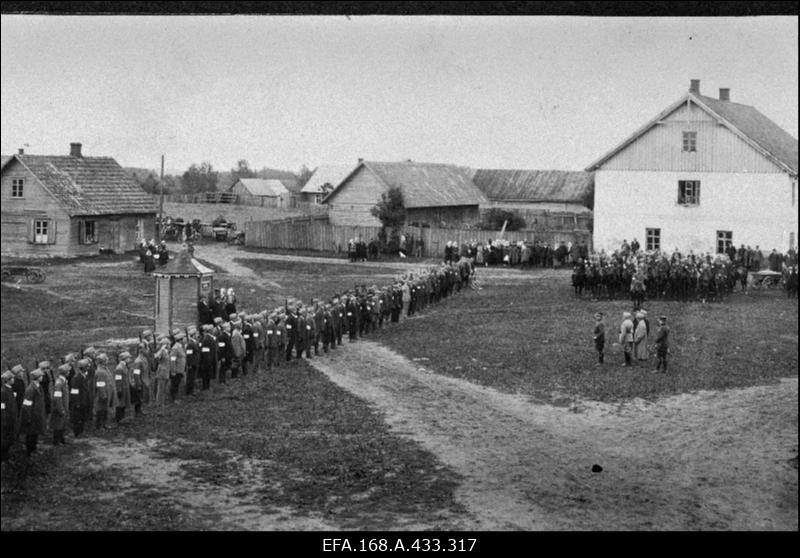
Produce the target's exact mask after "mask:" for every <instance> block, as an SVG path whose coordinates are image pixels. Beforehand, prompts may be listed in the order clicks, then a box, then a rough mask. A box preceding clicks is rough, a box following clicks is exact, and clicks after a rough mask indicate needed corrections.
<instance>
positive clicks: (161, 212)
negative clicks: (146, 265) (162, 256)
mask: <svg viewBox="0 0 800 558" xmlns="http://www.w3.org/2000/svg"><path fill="white" fill-rule="evenodd" d="M159 187H160V190H161V196H160V199H159V202H158V226H157V227H156V242H159V243H160V242H161V227H162V226H163V225H162V223H163V219H164V154H163V153H162V154H161V180H159Z"/></svg>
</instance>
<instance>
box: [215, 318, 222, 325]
mask: <svg viewBox="0 0 800 558" xmlns="http://www.w3.org/2000/svg"><path fill="white" fill-rule="evenodd" d="M214 323H215V324H221V323H222V318H220V317H219V316H217V317H216V318H214Z"/></svg>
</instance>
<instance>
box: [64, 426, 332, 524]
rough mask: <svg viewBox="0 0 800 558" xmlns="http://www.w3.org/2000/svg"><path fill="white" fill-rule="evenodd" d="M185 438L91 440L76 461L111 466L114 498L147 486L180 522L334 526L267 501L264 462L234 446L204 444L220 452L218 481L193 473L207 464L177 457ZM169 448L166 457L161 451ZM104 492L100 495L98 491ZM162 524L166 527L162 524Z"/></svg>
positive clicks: (81, 464)
mask: <svg viewBox="0 0 800 558" xmlns="http://www.w3.org/2000/svg"><path fill="white" fill-rule="evenodd" d="M187 443H189V442H186V441H180V440H171V441H169V442H166V441H163V440H159V439H157V438H152V439H147V440H145V441H143V442H140V441H136V440H132V439H127V440H124V441H121V440H113V441H109V440H101V439H95V440H92V443H91V449H90V450H89V451H87V452H86V454H85V456H84V457H83V458H82V459H81V461H80V462H79V464H78V466H79V467H81V468H95V469H97V470H98V471H111V472H112V474H113V475H114V477H115V478H116V479H118V482H117V483H116V484H115V487H114V488H115V491H114V493H113V494H112V493H109V494H107V495H106V496H107V497H108V498H117V497H118V496H119V493H120V492H119V491H121V492H124V491H134V492H138V491H141V490H142V487H143V486H145V487H148V488H151V489H153V490H155V492H156V493H158V494H159V495H160V496H161V497H162V498H164V499H166V500H167V501H168V502H170V503H172V504H174V507H175V509H178V510H180V513H181V514H185V515H186V516H187V517H185V518H183V519H184V520H185V521H184V523H186V524H189V525H203V526H205V527H206V528H208V529H213V530H222V531H224V530H246V531H249V530H253V531H276V530H291V531H318V530H333V529H336V526H334V525H331V524H330V523H329V522H326V521H323V520H322V519H318V518H316V517H314V514H309V515H302V516H298V515H297V514H295V513H293V511H292V510H290V509H285V508H281V507H278V506H271V505H270V504H269V503H268V502H264V501H262V500H260V496H259V489H260V488H263V487H264V483H265V480H264V478H263V476H262V473H261V471H262V466H263V463H260V462H258V461H257V460H254V459H248V458H245V457H243V456H241V455H238V454H236V453H235V452H232V451H228V450H222V449H219V448H214V449H208V451H209V452H212V451H213V452H216V453H217V454H218V456H217V457H220V458H221V460H220V463H219V464H218V465H217V467H218V468H219V470H220V475H219V476H220V481H219V482H215V483H209V482H207V481H205V480H201V479H202V478H203V476H201V475H193V474H192V471H193V470H194V469H195V468H196V467H206V466H207V464H206V463H201V462H199V461H197V460H193V459H181V458H178V457H175V455H174V450H175V449H176V446H181V445H185V444H187ZM164 450H167V451H169V452H170V455H169V456H168V457H165V456H163V455H161V454H160V452H161V451H164ZM97 497H98V498H103V497H104V495H102V494H100V495H97ZM165 528H169V527H168V526H165Z"/></svg>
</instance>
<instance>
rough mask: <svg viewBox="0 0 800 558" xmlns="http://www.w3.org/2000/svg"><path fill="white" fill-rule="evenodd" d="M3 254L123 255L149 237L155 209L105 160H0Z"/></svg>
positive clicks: (77, 155) (75, 150)
mask: <svg viewBox="0 0 800 558" xmlns="http://www.w3.org/2000/svg"><path fill="white" fill-rule="evenodd" d="M0 199H1V200H2V214H1V218H2V220H1V223H2V253H3V255H20V256H79V255H89V254H97V253H99V252H100V250H101V249H104V250H110V251H113V252H125V251H128V250H134V249H136V247H137V245H138V242H139V241H140V240H141V239H143V238H148V239H149V238H152V237H153V236H154V235H155V217H156V207H155V202H154V201H153V196H151V195H149V194H147V193H146V192H145V191H144V190H142V188H141V187H140V186H139V185H138V184H137V183H136V182H135V181H134V180H133V179H131V178H130V177H129V176H128V175H127V174H126V173H125V171H124V170H123V168H122V167H121V166H120V165H119V164H118V163H117V162H116V161H115V160H114V159H112V158H111V157H84V156H83V155H82V153H81V144H80V143H72V144H70V154H69V156H50V155H26V154H24V152H23V150H20V152H19V153H18V154H17V155H14V156H12V157H11V158H9V159H8V160H7V161H5V162H4V163H3V165H2V196H1V197H0Z"/></svg>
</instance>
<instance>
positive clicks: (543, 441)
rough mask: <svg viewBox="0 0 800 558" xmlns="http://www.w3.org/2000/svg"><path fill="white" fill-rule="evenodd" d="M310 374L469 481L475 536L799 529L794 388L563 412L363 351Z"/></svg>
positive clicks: (462, 496) (790, 383)
mask: <svg viewBox="0 0 800 558" xmlns="http://www.w3.org/2000/svg"><path fill="white" fill-rule="evenodd" d="M310 363H311V364H312V365H313V366H314V367H315V368H317V369H318V370H320V371H321V372H323V373H324V374H326V375H327V376H328V377H329V378H330V379H331V380H333V381H334V382H336V383H337V384H339V385H340V386H342V387H343V388H345V389H347V390H349V391H350V392H352V393H354V394H355V395H357V396H360V397H362V398H364V399H365V400H367V401H370V402H371V403H372V404H374V405H375V406H376V407H377V408H378V409H379V410H380V411H382V412H383V413H385V415H386V418H387V421H388V422H389V424H391V425H392V427H393V428H394V429H395V430H396V432H397V433H398V434H401V435H406V436H409V437H411V438H412V439H414V440H417V441H418V442H420V443H421V444H422V445H423V446H424V447H425V448H426V449H428V450H429V451H431V452H433V453H434V454H435V455H437V456H438V458H439V459H441V461H442V462H443V463H444V464H446V465H449V466H450V467H452V468H453V469H454V470H455V471H456V472H458V473H460V474H461V475H463V476H464V478H465V479H466V480H465V481H464V483H463V484H462V485H461V487H460V488H459V489H458V491H457V494H456V497H457V500H458V501H459V503H461V504H463V505H464V506H465V507H466V508H467V509H468V510H469V512H470V514H469V515H470V517H469V518H465V520H464V522H463V528H465V529H477V530H510V529H519V530H560V529H578V530H618V529H624V530H638V529H647V530H662V529H663V530H715V529H718V530H742V529H744V530H750V529H757V530H790V529H791V530H796V529H797V526H798V522H797V466H796V463H797V461H796V459H797V434H798V429H797V395H798V389H797V379H796V378H793V379H786V380H782V381H781V382H780V383H779V384H777V385H768V386H758V387H751V388H746V389H737V390H728V391H722V392H699V393H693V394H685V395H680V396H675V397H669V398H665V399H662V400H659V401H658V402H656V403H647V402H644V401H642V400H634V401H632V402H627V403H624V404H621V405H609V404H602V403H596V402H583V403H579V404H573V405H572V406H571V407H554V406H550V405H542V404H536V403H534V402H532V401H531V400H530V399H529V398H527V397H523V396H516V395H509V394H505V393H500V392H498V391H496V390H493V389H491V388H487V387H483V386H478V385H475V384H472V383H470V382H467V381H465V380H461V379H457V378H450V377H446V376H441V375H438V374H435V373H433V372H432V371H429V370H425V369H424V368H422V367H420V366H418V365H417V364H415V363H413V362H411V361H409V360H408V359H406V358H404V357H402V356H400V355H398V354H396V353H394V352H392V351H390V350H388V349H386V348H385V347H383V346H381V345H378V344H376V343H372V342H368V341H363V340H362V341H359V342H357V343H354V344H346V345H345V346H344V347H342V350H337V351H335V352H332V353H331V354H330V355H329V357H328V358H324V359H314V360H312V361H310ZM595 464H597V465H600V466H601V467H602V472H592V466H593V465H595Z"/></svg>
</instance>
